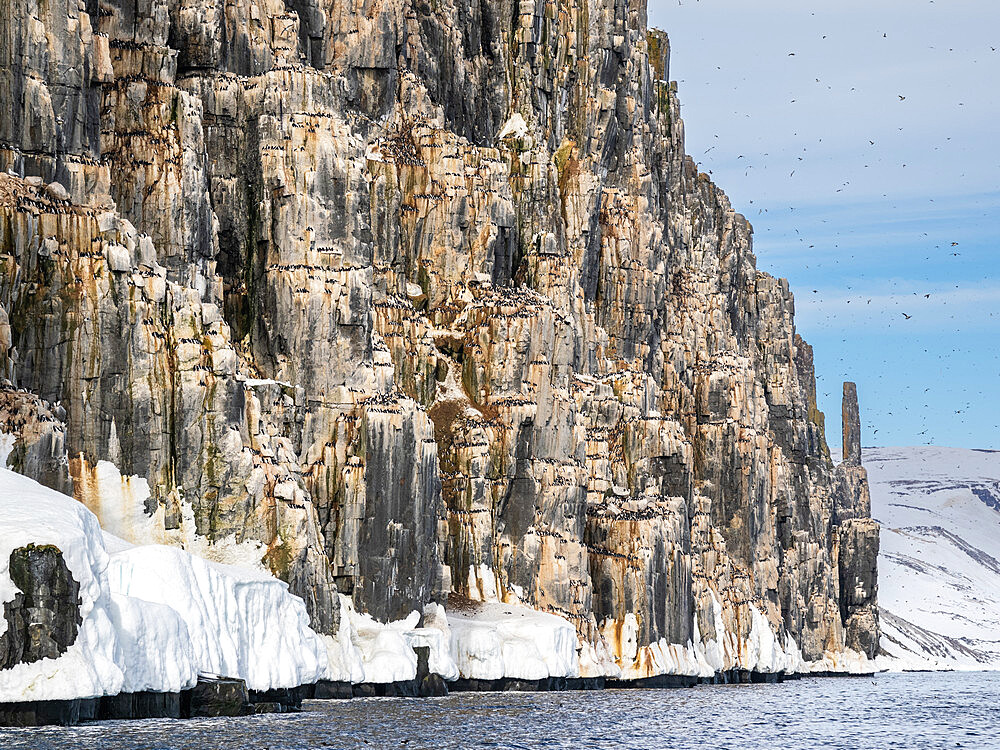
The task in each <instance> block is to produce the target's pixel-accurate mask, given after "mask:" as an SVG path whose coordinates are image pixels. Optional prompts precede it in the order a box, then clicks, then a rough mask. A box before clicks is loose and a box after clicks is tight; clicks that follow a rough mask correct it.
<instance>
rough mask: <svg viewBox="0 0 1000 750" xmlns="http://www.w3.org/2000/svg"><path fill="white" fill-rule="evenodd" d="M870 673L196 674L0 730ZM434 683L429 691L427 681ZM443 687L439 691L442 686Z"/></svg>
mask: <svg viewBox="0 0 1000 750" xmlns="http://www.w3.org/2000/svg"><path fill="white" fill-rule="evenodd" d="M875 674H876V673H875V672H859V673H853V672H789V673H785V672H758V671H756V670H749V669H729V670H725V671H722V672H716V673H715V674H714V675H713V676H711V677H697V676H691V675H657V676H655V677H645V678H641V679H637V680H617V679H607V678H604V677H548V678H546V679H543V680H518V679H511V678H500V679H497V680H475V679H462V678H460V679H458V680H454V681H452V682H445V681H444V680H443V679H441V677H440V675H436V674H433V673H430V674H427V675H425V676H424V677H423V678H419V677H418V678H415V679H413V680H404V681H401V682H385V683H370V682H369V683H364V682H363V683H358V684H351V683H347V682H335V681H331V680H320V681H319V682H316V683H312V684H308V685H299V686H298V687H294V688H276V689H272V690H266V691H256V690H247V688H246V684H245V683H244V682H243V680H239V679H231V678H210V677H199V679H198V683H197V684H196V685H195V686H194V687H192V688H188V689H187V690H182V691H179V692H174V693H157V692H140V693H119V694H118V695H111V696H100V697H95V698H73V699H69V700H49V701H25V702H20V703H0V728H29V727H41V726H66V727H69V726H77V725H80V724H89V723H93V722H101V721H120V720H139V719H181V720H183V719H192V718H209V717H220V716H230V717H232V716H254V715H257V714H263V713H296V712H299V711H301V710H302V702H303V701H304V700H352V699H354V698H430V697H443V696H445V695H448V694H449V693H530V692H577V691H598V690H657V689H663V690H669V689H677V688H692V687H697V686H698V685H738V684H744V685H749V684H779V683H783V682H786V681H793V680H801V679H807V678H830V677H839V678H845V677H846V678H851V677H853V678H861V677H873V676H874V675H875ZM429 683H430V684H432V685H433V686H435V688H434V689H428V684H429ZM442 686H443V687H444V690H441V689H440V688H441V687H442Z"/></svg>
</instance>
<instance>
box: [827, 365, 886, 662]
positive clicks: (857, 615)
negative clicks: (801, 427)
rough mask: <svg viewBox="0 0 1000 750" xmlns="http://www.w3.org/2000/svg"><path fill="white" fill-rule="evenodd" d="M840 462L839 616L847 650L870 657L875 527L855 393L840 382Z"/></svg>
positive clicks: (874, 634) (874, 648) (874, 644)
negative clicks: (842, 624)
mask: <svg viewBox="0 0 1000 750" xmlns="http://www.w3.org/2000/svg"><path fill="white" fill-rule="evenodd" d="M842 413H843V423H844V424H843V428H844V460H843V462H842V463H841V464H840V465H839V466H838V467H837V473H838V474H839V475H840V488H839V492H838V498H837V520H838V522H839V524H840V528H839V538H838V553H839V554H838V568H839V572H840V616H841V619H842V620H843V622H844V643H845V645H846V646H847V647H848V648H851V649H854V650H855V651H859V652H861V653H863V654H865V655H867V656H868V658H874V657H875V655H876V653H877V652H878V637H879V629H878V545H879V526H878V524H877V523H876V522H875V521H874V520H873V519H872V518H870V517H869V516H870V514H871V497H870V496H869V493H868V472H867V471H865V468H864V467H863V466H862V465H861V419H860V416H859V413H858V389H857V386H855V384H854V383H844V401H843V407H842Z"/></svg>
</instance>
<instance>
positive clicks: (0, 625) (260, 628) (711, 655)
mask: <svg viewBox="0 0 1000 750" xmlns="http://www.w3.org/2000/svg"><path fill="white" fill-rule="evenodd" d="M3 437H4V436H0V439H2V438H3ZM7 442H9V441H4V442H2V444H0V449H2V448H3V447H4V446H5V445H6V443H7ZM5 463H6V456H5V455H4V451H3V450H0V465H2V464H5ZM97 484H98V489H99V492H100V498H99V500H100V508H99V511H100V513H101V516H102V518H103V519H104V522H105V524H106V525H107V526H108V527H109V528H106V529H102V528H101V525H100V524H99V522H98V519H97V516H95V515H94V514H93V513H92V512H91V511H90V510H88V508H87V507H85V506H84V505H83V504H82V503H79V502H77V501H76V500H74V499H73V498H70V497H68V496H65V495H62V494H60V493H58V492H55V491H53V490H51V489H48V488H46V487H44V486H42V485H40V484H38V483H37V482H35V481H33V480H31V479H28V478H27V477H24V476H22V475H20V474H17V473H15V472H13V471H10V470H8V469H6V468H0V605H2V604H4V603H6V602H9V601H11V600H12V599H13V598H14V596H15V595H16V593H17V589H16V587H15V586H14V584H13V582H12V580H11V576H10V571H9V560H10V554H11V552H12V551H13V550H14V549H16V548H18V547H23V546H26V545H28V544H36V545H43V544H51V545H54V546H56V547H58V548H59V549H60V550H61V551H62V553H63V556H64V559H65V562H66V564H67V566H68V568H69V570H70V572H71V573H72V575H73V578H74V579H75V580H76V581H77V582H78V583H79V585H80V601H81V606H80V614H81V617H82V623H81V625H80V628H79V633H78V636H77V638H76V640H75V642H74V643H73V644H72V645H71V646H70V647H69V648H68V649H67V650H66V651H65V652H64V653H62V654H61V655H60V656H59V657H58V658H55V659H42V660H40V661H37V662H33V663H30V664H19V665H17V666H15V667H13V668H10V669H6V670H0V702H11V701H33V700H62V699H71V698H84V697H93V696H100V695H114V694H117V693H120V692H137V691H164V692H167V691H169V692H174V691H179V690H183V689H186V688H188V687H191V686H192V685H194V684H195V682H196V681H197V678H198V675H199V674H215V675H225V676H229V677H239V678H242V679H244V680H245V681H246V683H247V686H248V687H249V688H250V689H252V690H268V689H271V688H282V687H295V686H298V685H303V684H310V683H314V682H317V681H318V680H324V679H325V680H336V681H343V682H352V683H361V682H367V683H387V682H395V681H402V680H410V679H413V678H414V677H415V676H416V669H417V658H416V655H415V652H414V650H413V649H414V647H417V646H427V647H429V654H430V663H429V667H430V671H432V672H435V673H438V674H440V675H441V676H442V677H444V678H445V679H446V680H454V679H457V678H459V677H462V678H468V679H482V680H492V679H498V678H504V677H505V678H511V679H521V680H539V679H545V678H547V677H599V676H608V677H622V678H626V679H628V678H634V677H645V676H650V675H656V674H685V675H700V676H710V675H712V674H713V673H714V672H715V671H717V670H721V669H726V668H732V667H740V668H744V669H754V670H758V671H763V672H776V671H780V670H787V671H798V672H808V671H830V670H833V671H861V672H863V671H869V672H870V671H872V670H873V669H874V665H873V664H872V663H871V662H868V661H866V660H865V659H864V658H863V657H861V656H860V655H858V654H855V653H853V652H847V653H838V654H831V655H830V656H828V658H826V659H824V660H823V661H819V662H809V663H806V662H804V661H803V659H802V656H801V653H800V651H799V649H798V647H797V646H796V644H795V642H794V640H793V639H791V638H789V639H787V640H785V641H780V640H779V639H778V638H777V637H776V636H775V634H774V633H773V631H772V629H771V627H770V626H769V624H768V622H767V620H766V619H765V618H764V617H763V615H761V614H760V612H758V611H757V610H756V609H753V610H752V613H753V618H754V620H753V627H752V630H751V633H750V637H749V638H748V639H746V640H742V641H738V640H737V638H736V637H735V636H734V635H733V634H731V633H727V634H726V635H725V636H724V638H723V639H722V642H719V641H716V640H703V639H702V638H701V637H700V635H699V631H698V623H697V621H696V622H695V623H694V626H695V627H694V632H695V636H696V638H695V640H694V641H692V642H689V643H687V644H671V643H667V642H666V641H660V642H658V643H654V644H652V645H651V646H648V647H645V648H642V649H640V648H639V647H638V644H637V643H636V639H637V635H638V623H636V622H635V620H634V618H632V619H631V620H626V622H625V626H624V627H623V628H622V631H623V632H622V640H623V643H624V644H626V646H630V647H631V651H630V650H629V648H626V649H625V653H626V656H635V662H634V664H632V665H629V666H626V667H625V668H624V669H623V668H621V667H619V666H618V665H617V664H616V663H615V661H614V660H613V659H612V657H611V656H610V654H609V653H608V652H607V651H606V650H604V649H603V648H601V647H594V646H592V645H591V644H589V643H581V641H580V640H579V638H578V636H577V632H576V629H575V628H574V626H573V625H572V623H570V622H569V621H568V620H566V619H564V618H562V617H560V616H557V615H555V614H550V613H546V612H540V611H537V610H534V609H532V608H530V607H528V606H525V605H523V604H520V603H518V602H516V601H515V602H511V601H504V602H501V601H498V600H497V597H496V594H495V590H493V591H487V592H486V594H485V595H484V597H483V598H484V599H485V601H482V602H476V603H473V604H471V605H470V606H469V607H460V608H456V609H453V611H448V612H446V611H445V608H444V607H443V606H441V605H439V604H434V603H429V604H428V605H427V606H426V607H425V608H424V611H423V613H418V612H413V613H411V614H410V615H409V616H408V617H407V618H405V619H403V620H400V621H397V622H392V623H381V622H377V621H376V620H374V619H372V618H371V617H369V616H368V615H365V614H363V613H359V612H356V611H355V610H354V607H353V605H352V603H351V601H350V599H348V598H347V597H343V596H342V597H341V622H342V625H341V628H340V630H339V631H338V633H337V635H336V636H329V635H320V634H318V633H316V632H315V631H314V630H313V629H312V628H311V627H310V625H309V618H308V615H307V613H306V608H305V604H304V602H303V601H302V600H301V599H300V598H298V597H297V596H294V595H292V594H291V593H290V592H289V591H288V587H287V585H286V584H285V583H283V582H282V581H279V580H277V579H276V578H274V577H273V576H271V575H270V573H268V572H267V571H266V570H265V569H264V568H263V566H262V565H261V563H260V559H261V555H262V552H263V550H262V548H261V547H260V546H259V544H257V543H251V542H244V543H236V542H233V541H226V540H223V541H221V542H218V543H212V544H209V543H208V541H207V540H205V539H204V538H202V537H198V536H197V535H195V534H194V532H193V529H194V518H193V513H192V511H191V509H190V506H183V510H184V516H185V517H184V519H183V522H182V524H181V528H179V529H176V530H173V531H164V527H163V519H162V518H160V517H159V515H162V513H163V511H162V508H161V509H160V510H158V511H157V514H154V515H153V516H149V515H147V514H146V513H145V512H144V501H145V499H146V497H148V487H147V486H146V483H145V481H144V480H142V479H137V478H135V477H131V478H123V477H122V476H121V475H120V474H119V473H118V471H117V469H116V468H115V467H114V466H113V465H112V464H110V463H107V462H101V463H100V464H99V465H98V467H97ZM470 575H475V576H477V577H478V578H479V580H484V578H487V577H488V576H489V575H492V574H491V573H490V571H488V570H486V569H483V570H480V571H470ZM487 588H488V587H487ZM509 597H510V595H509V594H508V597H506V598H509ZM491 599H492V600H491ZM715 604H716V606H715V607H714V613H715V620H716V621H715V623H714V624H715V628H716V632H720V633H725V632H726V631H725V628H724V625H723V620H722V605H721V603H720V602H718V601H716V602H715ZM418 625H419V627H418ZM6 627H7V623H6V620H4V619H3V618H0V634H2V633H3V632H4V631H5V629H6Z"/></svg>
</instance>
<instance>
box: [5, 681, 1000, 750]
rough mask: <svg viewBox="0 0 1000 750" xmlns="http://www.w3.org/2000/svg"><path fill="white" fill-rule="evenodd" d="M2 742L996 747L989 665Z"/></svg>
mask: <svg viewBox="0 0 1000 750" xmlns="http://www.w3.org/2000/svg"><path fill="white" fill-rule="evenodd" d="M0 748H2V749H3V750H14V749H16V748H30V749H31V750H48V749H49V748H53V749H55V748H59V749H60V750H63V749H66V750H77V749H78V750H124V749H126V748H127V749H128V750H136V749H142V750H208V749H211V750H328V749H331V750H332V749H333V748H405V749H406V750H418V749H419V748H462V749H463V750H464V749H466V748H574V749H576V748H602V749H603V748H608V749H611V748H615V749H616V750H620V749H622V748H636V749H639V748H642V749H646V748H678V749H680V748H699V749H701V748H713V749H715V748H739V750H752V749H753V748H776V749H779V750H800V749H801V750H805V749H807V748H808V749H809V750H815V749H817V748H819V749H821V750H831V749H834V748H845V749H846V748H851V749H852V750H858V749H864V748H872V749H873V750H874V749H876V748H877V749H878V750H885V749H886V748H906V749H907V750H914V749H917V748H988V749H989V748H1000V672H971V673H970V672H961V673H959V672H951V673H907V674H880V675H875V676H873V677H851V678H844V677H838V678H804V679H802V680H796V681H789V682H784V683H781V684H777V685H702V686H698V687H693V688H678V689H664V690H602V691H592V692H552V693H454V694H452V695H449V696H447V697H444V698H363V699H354V700H348V701H306V702H305V703H304V704H303V711H302V713H294V714H270V715H260V716H252V717H246V718H236V719H202V720H187V721H183V720H167V719H156V720H144V721H109V722H98V723H94V724H87V725H83V726H79V727H72V728H56V727H49V728H41V729H0Z"/></svg>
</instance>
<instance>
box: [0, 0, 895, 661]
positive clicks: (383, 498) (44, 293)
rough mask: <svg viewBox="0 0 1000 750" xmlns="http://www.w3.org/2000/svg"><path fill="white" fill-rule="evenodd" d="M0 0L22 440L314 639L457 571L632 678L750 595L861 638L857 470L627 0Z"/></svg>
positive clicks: (841, 635)
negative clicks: (280, 591)
mask: <svg viewBox="0 0 1000 750" xmlns="http://www.w3.org/2000/svg"><path fill="white" fill-rule="evenodd" d="M2 10H3V12H2V13H0V38H2V39H6V40H7V42H6V43H4V44H3V45H0V92H2V94H3V97H2V99H3V101H5V102H10V103H11V104H12V106H11V107H9V108H7V109H5V110H4V111H3V112H0V169H2V170H10V171H11V172H12V173H13V174H14V175H16V176H5V175H0V243H2V252H3V253H4V255H3V256H2V257H0V263H2V267H0V274H2V275H0V309H2V312H3V315H2V316H0V371H2V373H3V374H4V375H5V376H6V377H7V378H8V380H9V381H10V383H11V385H12V386H13V387H14V388H22V389H26V390H27V391H28V392H30V394H34V395H32V396H30V398H31V399H34V400H33V401H31V403H33V404H36V406H37V411H38V414H42V415H48V416H47V417H46V419H52V420H53V424H54V425H55V426H54V427H52V428H51V429H49V428H44V429H43V427H37V429H36V428H34V427H33V428H32V430H28V431H18V430H17V429H14V428H13V427H12V428H10V429H7V432H9V433H11V434H16V435H18V436H19V437H18V442H17V445H16V447H15V453H13V454H12V455H13V456H15V457H17V456H23V458H21V459H20V464H18V466H19V468H21V470H23V471H25V472H26V473H29V474H32V475H34V476H37V477H38V478H39V479H41V480H42V481H45V482H47V483H49V484H50V485H57V484H58V483H59V482H67V483H68V482H69V477H72V482H73V487H74V488H75V491H76V492H77V494H78V496H80V497H81V499H85V497H84V496H85V495H86V494H87V488H88V487H91V488H92V487H93V485H94V481H96V480H95V479H94V472H95V471H96V469H95V467H96V465H97V462H98V461H101V460H109V461H112V462H113V463H115V464H116V465H117V466H118V467H119V469H120V470H121V472H122V474H123V475H126V476H127V475H137V476H139V477H141V478H144V479H145V480H146V481H147V482H148V486H149V497H148V499H145V500H144V502H145V512H146V513H147V514H149V515H151V516H154V517H156V518H158V519H162V521H161V522H162V525H163V526H164V528H165V529H166V530H169V529H172V528H178V527H180V526H182V525H184V524H193V526H194V531H195V532H196V533H197V534H199V535H201V536H204V537H207V538H209V539H211V540H222V539H227V538H230V537H235V538H236V541H247V540H256V541H259V542H260V543H261V545H262V549H263V555H264V561H265V563H266V564H267V565H268V566H269V567H270V568H271V570H272V571H274V572H275V574H277V575H278V576H279V577H281V578H283V579H285V580H287V581H288V582H289V584H290V586H291V587H292V590H293V591H294V592H295V593H297V594H299V595H300V596H302V597H303V598H304V599H305V600H306V603H307V606H308V607H309V611H310V613H311V616H312V618H313V623H314V625H315V626H316V627H317V628H319V629H321V630H324V631H327V632H335V631H336V629H337V627H338V621H339V612H340V608H339V605H338V603H337V594H338V592H341V593H346V594H350V595H351V596H353V599H354V602H355V605H356V606H357V608H358V609H359V610H361V611H364V612H368V613H370V614H372V615H374V616H375V617H376V618H379V619H382V620H388V619H394V618H399V617H402V616H405V615H406V614H407V613H408V612H409V611H411V610H413V609H418V610H420V609H421V606H422V605H423V604H424V603H426V602H429V601H432V600H437V601H442V602H443V601H444V600H445V598H446V597H447V596H448V594H449V593H451V594H454V595H456V596H458V597H464V598H467V599H493V598H497V599H501V600H504V601H512V600H514V599H520V600H522V601H524V602H526V603H528V604H530V605H532V606H534V607H536V608H538V609H542V610H545V611H550V612H553V613H557V614H559V615H561V616H563V617H565V618H567V619H569V620H570V621H571V622H573V623H574V624H575V625H576V627H577V630H578V633H579V634H580V637H581V639H582V640H583V641H584V642H589V643H591V644H600V642H601V641H602V640H603V641H604V644H603V646H602V648H603V647H607V648H609V649H610V650H611V653H612V655H613V656H614V657H616V658H617V660H618V661H619V664H620V665H621V666H623V667H626V668H628V669H629V670H631V671H630V672H628V674H632V675H636V676H641V675H642V674H643V673H646V672H652V671H655V670H656V669H658V667H656V666H655V662H656V660H655V659H650V658H648V656H649V655H648V654H647V653H646V651H645V649H648V648H650V647H651V646H652V645H653V644H656V643H658V642H661V641H666V642H668V643H679V644H682V645H683V644H686V643H687V642H688V641H690V640H698V638H701V639H705V640H709V639H712V640H715V641H716V642H717V643H720V644H721V643H723V642H730V641H731V642H732V643H733V644H736V645H735V646H733V647H732V648H729V647H727V648H725V649H724V651H725V660H726V664H725V665H724V666H733V665H736V664H739V663H741V658H742V656H741V653H740V652H741V648H742V647H741V646H740V645H739V644H741V643H743V642H744V641H745V640H746V639H748V638H749V637H750V633H751V629H752V627H753V623H754V617H753V616H752V610H753V608H756V609H757V610H759V612H760V613H762V614H763V616H764V617H765V618H766V620H767V622H768V623H769V624H770V627H771V628H772V629H773V631H774V632H775V634H776V635H778V636H779V637H780V638H781V639H782V640H785V639H787V638H788V637H791V638H793V639H794V640H795V642H796V644H797V645H798V647H800V648H801V650H802V653H803V656H804V657H805V658H807V659H810V660H815V659H820V658H822V657H823V656H824V654H826V653H836V652H839V651H841V650H842V649H843V648H844V647H845V645H847V646H850V647H852V648H854V649H859V648H861V649H862V650H865V644H873V643H877V642H878V637H877V627H878V626H877V621H876V620H875V618H874V616H870V615H871V613H872V612H874V611H875V610H874V609H873V607H874V597H875V592H876V589H877V584H876V581H875V579H874V576H875V569H874V558H873V557H871V554H872V550H871V545H870V544H869V542H870V539H871V534H872V533H874V534H875V537H874V539H875V540H876V543H877V530H876V531H874V532H873V531H872V530H871V529H870V528H869V526H872V528H874V524H871V522H870V521H868V520H867V516H868V504H867V502H864V501H862V500H861V499H859V498H861V497H863V496H865V497H866V496H867V484H866V480H865V478H864V475H863V469H861V467H860V462H858V463H857V464H855V463H851V462H846V463H850V465H849V466H845V467H843V468H838V469H835V467H834V465H833V463H832V462H831V460H830V457H829V452H828V450H827V448H826V444H825V440H824V437H823V420H822V414H821V413H820V412H819V411H818V410H817V408H816V398H815V395H816V394H815V381H814V374H813V367H812V352H811V349H810V348H809V347H808V345H807V344H806V343H805V342H804V341H802V340H801V339H800V338H799V337H798V336H797V335H796V333H795V329H794V324H793V319H792V315H793V299H792V295H791V294H790V292H789V290H788V285H787V283H786V282H785V281H784V280H776V279H774V278H772V277H770V276H768V275H767V274H765V273H762V272H760V271H758V270H757V269H756V266H755V258H754V256H753V253H752V249H751V233H752V230H751V227H750V225H749V223H748V222H747V221H746V220H745V219H744V218H743V217H742V216H740V215H739V214H737V213H736V212H735V211H733V210H732V208H731V207H730V205H729V201H728V199H727V198H726V196H725V195H724V194H723V193H722V192H721V191H720V190H719V189H718V188H716V187H715V185H713V184H712V182H711V181H710V180H709V178H708V177H707V176H706V175H704V174H701V173H699V172H698V170H697V168H696V166H695V164H694V162H693V161H692V160H691V159H690V158H689V157H688V156H686V155H685V152H684V126H683V122H682V121H681V118H680V105H679V102H678V99H677V96H676V90H675V86H674V85H673V84H671V83H669V82H668V81H669V63H668V61H669V51H668V43H667V38H666V35H665V34H663V33H662V32H659V31H650V30H647V29H646V9H645V3H644V2H642V1H641V0H636V1H634V2H629V3H624V4H623V3H620V2H610V0H594V1H591V2H587V1H586V0H559V2H547V3H541V2H535V3H533V2H528V3H524V2H521V3H515V2H509V1H507V0H503V1H501V2H478V1H474V2H471V3H469V2H452V1H451V0H444V2H437V3H426V2H420V1H417V0H386V1H385V2H369V1H368V0H296V1H295V2H291V3H283V2H279V1H278V0H236V2H222V1H221V0H152V1H151V2H146V3H139V4H138V5H136V4H134V3H121V2H118V0H102V1H101V2H100V3H98V2H87V3H79V2H60V0H57V1H56V2H54V3H49V4H42V3H37V2H35V0H2ZM22 39H23V40H24V41H15V40H22ZM56 182H58V183H59V184H58V185H54V184H53V183H56ZM5 322H6V326H7V327H5ZM16 393H17V392H16V391H13V390H12V391H11V394H16ZM21 397H24V398H29V395H28V394H23V393H22V394H20V395H18V396H17V398H21ZM8 398H14V395H11V396H9V397H8ZM39 399H40V400H39ZM855 404H856V401H855ZM56 412H58V413H56ZM53 414H54V415H55V416H53ZM36 421H37V420H36ZM45 424H48V422H45ZM22 433H23V435H22ZM39 440H44V441H48V442H46V443H45V445H46V446H49V447H50V448H51V451H50V452H49V454H45V453H44V452H43V451H41V450H39V449H38V448H37V445H38V441H39ZM31 446H36V447H35V448H32V447H31ZM46 455H49V456H54V457H55V458H52V459H49V458H45V456H46ZM845 455H847V454H846V453H845ZM851 455H852V456H853V455H854V454H851ZM857 455H860V453H858V454H857ZM60 456H61V457H62V460H63V464H64V465H62V467H61V473H60V470H58V466H59V457H60ZM53 462H54V463H53ZM53 466H55V467H56V468H53ZM91 507H93V506H91ZM98 512H99V511H98ZM848 522H850V523H851V524H853V525H852V526H851V527H850V528H846V527H844V524H846V523H848ZM875 553H877V544H876V547H875ZM859 578H863V579H864V580H861V581H859V580H856V579H859ZM845 586H849V587H850V590H851V593H850V595H848V594H847V593H845V592H844V591H842V588H844V587H845ZM716 602H719V603H721V616H719V617H717V616H716V615H717V614H718V613H717V611H716V604H715V603H716ZM845 625H846V626H847V627H846V629H845ZM720 626H721V627H722V628H723V629H724V630H725V632H717V631H718V630H719V627H720ZM727 638H728V639H729V640H728V641H727ZM845 638H847V640H846V641H845ZM649 665H652V666H649Z"/></svg>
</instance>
